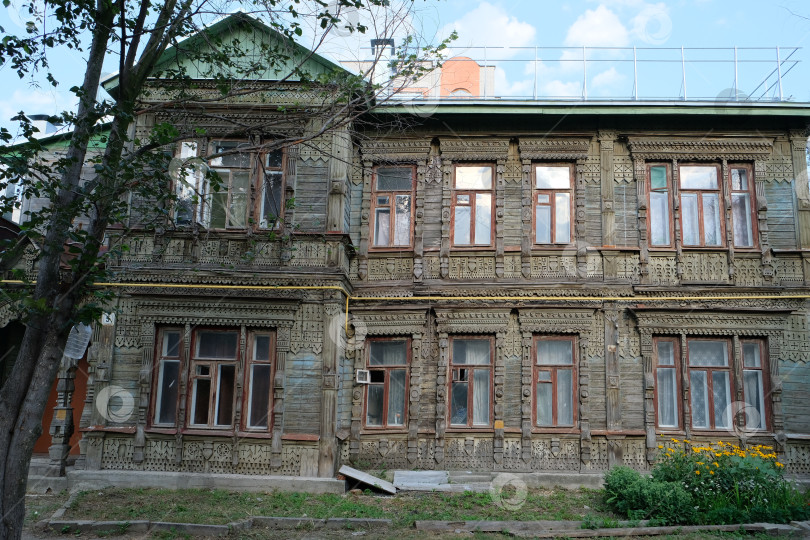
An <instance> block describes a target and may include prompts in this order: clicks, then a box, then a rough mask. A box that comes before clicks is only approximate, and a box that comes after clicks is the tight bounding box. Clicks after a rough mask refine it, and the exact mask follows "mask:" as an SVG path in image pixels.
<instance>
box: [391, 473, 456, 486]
mask: <svg viewBox="0 0 810 540" xmlns="http://www.w3.org/2000/svg"><path fill="white" fill-rule="evenodd" d="M449 483H450V474H449V473H448V472H447V471H394V487H397V488H408V487H411V486H415V487H420V486H423V485H425V484H427V485H434V486H435V485H439V484H449Z"/></svg>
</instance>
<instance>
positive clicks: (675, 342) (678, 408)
mask: <svg viewBox="0 0 810 540" xmlns="http://www.w3.org/2000/svg"><path fill="white" fill-rule="evenodd" d="M661 343H668V344H670V346H671V347H672V364H669V363H667V362H664V361H661V359H660V358H659V348H658V346H659V344H661ZM653 364H654V367H653V370H654V371H653V374H654V377H655V402H654V403H655V425H656V427H657V428H658V429H659V430H661V431H678V432H681V430H683V392H682V391H681V374H682V371H681V343H680V339H679V338H678V337H670V336H663V337H655V338H653ZM669 370H671V371H672V376H673V378H674V386H675V388H674V392H675V395H674V401H675V403H674V405H675V410H674V413H675V421H674V425H665V424H663V423H662V421H661V402H660V401H659V400H660V399H662V396H661V393H660V392H659V390H660V388H661V378H662V375H665V372H667V371H669Z"/></svg>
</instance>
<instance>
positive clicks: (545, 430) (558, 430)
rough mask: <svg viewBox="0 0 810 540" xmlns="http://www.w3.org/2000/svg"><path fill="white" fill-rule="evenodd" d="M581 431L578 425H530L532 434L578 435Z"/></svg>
mask: <svg viewBox="0 0 810 540" xmlns="http://www.w3.org/2000/svg"><path fill="white" fill-rule="evenodd" d="M581 433H582V430H581V429H580V428H578V427H568V428H565V427H539V426H533V427H532V435H580V434H581ZM591 435H593V433H591Z"/></svg>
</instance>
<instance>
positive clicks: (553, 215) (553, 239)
mask: <svg viewBox="0 0 810 540" xmlns="http://www.w3.org/2000/svg"><path fill="white" fill-rule="evenodd" d="M540 167H552V168H567V169H568V187H567V188H562V187H543V188H540V187H538V186H537V182H538V175H537V169H538V168H540ZM575 184H576V178H575V171H574V166H573V165H572V164H570V163H559V162H550V163H533V164H532V239H533V243H534V244H535V245H538V246H550V247H568V246H571V245H572V244H573V243H574V241H575V240H574V236H575V235H574V229H575V225H576V223H575V220H574V216H575V214H574V206H575V203H576V199H575V193H574V186H575ZM566 194H567V195H568V205H567V206H568V208H567V209H568V240H567V241H565V242H563V241H560V240H559V239H558V238H557V236H556V233H557V231H556V229H557V216H558V213H559V207H558V206H557V197H558V196H561V195H566ZM542 208H548V211H549V231H548V234H549V240H550V241H549V242H541V241H539V239H538V234H537V231H538V230H537V227H538V213H539V211H540V210H541V209H542Z"/></svg>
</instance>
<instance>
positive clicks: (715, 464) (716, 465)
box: [712, 461, 720, 467]
mask: <svg viewBox="0 0 810 540" xmlns="http://www.w3.org/2000/svg"><path fill="white" fill-rule="evenodd" d="M712 465H714V466H715V467H719V466H720V464H719V463H717V462H716V461H715V462H714V463H712Z"/></svg>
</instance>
